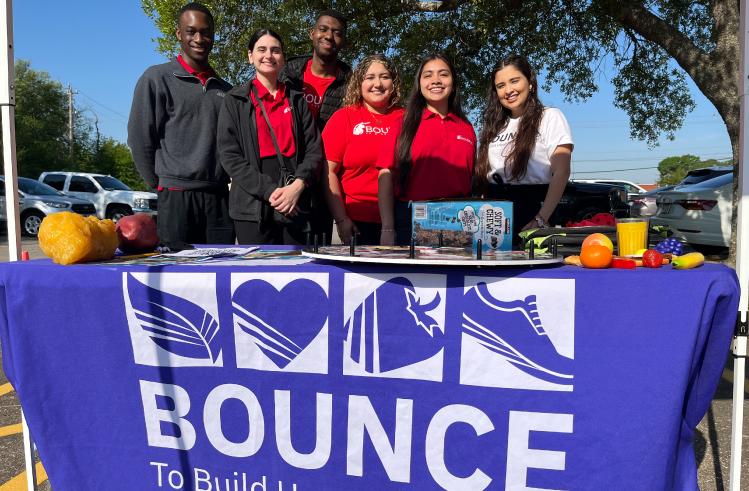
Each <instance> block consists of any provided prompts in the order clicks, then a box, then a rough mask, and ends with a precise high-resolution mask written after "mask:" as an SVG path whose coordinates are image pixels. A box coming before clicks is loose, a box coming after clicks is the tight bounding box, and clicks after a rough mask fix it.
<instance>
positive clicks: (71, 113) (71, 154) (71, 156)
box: [68, 84, 78, 170]
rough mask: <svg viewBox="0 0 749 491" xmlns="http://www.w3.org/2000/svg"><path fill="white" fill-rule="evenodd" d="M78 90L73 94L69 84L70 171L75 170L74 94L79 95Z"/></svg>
mask: <svg viewBox="0 0 749 491" xmlns="http://www.w3.org/2000/svg"><path fill="white" fill-rule="evenodd" d="M77 93H78V91H77V90H76V91H75V92H73V87H72V86H71V85H70V84H68V142H70V170H73V114H74V113H75V111H74V109H73V94H77Z"/></svg>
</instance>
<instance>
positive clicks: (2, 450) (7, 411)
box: [0, 231, 749, 491]
mask: <svg viewBox="0 0 749 491" xmlns="http://www.w3.org/2000/svg"><path fill="white" fill-rule="evenodd" d="M336 238H337V237H336ZM21 247H22V250H24V251H28V252H29V257H30V259H41V258H45V257H46V256H45V255H44V253H43V252H42V250H41V249H40V248H39V244H38V241H37V240H36V239H32V238H28V237H24V238H23V239H22V246H21ZM8 254H9V251H8V236H7V235H6V234H5V231H2V232H0V262H5V261H8V260H9V258H8ZM710 259H711V260H713V261H714V262H719V259H720V258H718V257H711V258H710ZM1 359H2V358H1V355H0V360H1ZM732 370H733V358H732V356H731V355H730V353H727V358H726V368H725V371H724V372H723V378H722V379H721V381H720V384H718V388H717V390H716V392H715V396H714V397H713V401H712V403H711V405H710V408H709V410H708V412H707V414H706V415H705V417H704V418H702V421H700V424H699V425H697V428H696V430H695V439H694V451H695V456H696V459H697V481H698V483H699V486H700V490H701V491H728V478H729V470H730V451H731V411H732V397H733V371H732ZM743 382H744V434H743V453H742V459H741V482H742V484H743V486H742V487H743V489H749V378H745V379H744V381H743ZM3 391H7V392H3ZM20 424H21V409H20V405H19V403H18V397H17V396H16V393H15V391H13V390H12V388H10V386H9V384H8V380H7V378H6V377H5V374H4V373H3V372H2V370H0V491H22V490H25V489H26V487H25V483H26V477H25V466H24V458H23V439H22V435H21V434H20ZM653 443H654V444H657V442H653ZM37 461H38V457H37ZM40 474H41V478H45V475H44V474H43V472H41V473H40V472H38V475H40ZM41 478H40V480H41V481H42V483H41V485H40V486H39V490H40V491H50V489H51V487H50V486H49V481H47V480H42V479H41Z"/></svg>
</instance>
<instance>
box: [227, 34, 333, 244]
mask: <svg viewBox="0 0 749 491" xmlns="http://www.w3.org/2000/svg"><path fill="white" fill-rule="evenodd" d="M248 56H249V59H250V63H252V64H253V65H254V66H255V78H254V79H252V80H250V81H248V82H247V83H246V84H244V85H243V86H241V87H235V88H234V89H232V90H230V91H229V92H228V93H227V94H226V96H225V98H224V104H223V106H222V107H221V113H220V114H219V119H218V131H217V143H218V151H219V155H220V157H221V165H222V166H223V168H224V169H225V170H226V172H227V173H228V174H229V176H231V178H232V184H231V192H230V195H229V215H230V216H231V218H232V219H233V220H234V226H235V228H236V232H237V239H238V242H239V243H240V244H256V245H271V244H275V245H280V244H287V245H288V244H304V243H305V242H306V237H305V233H306V232H307V231H308V229H309V226H308V225H306V226H305V223H306V222H304V220H303V218H302V219H301V223H297V224H296V225H282V224H279V223H278V220H276V219H274V216H273V215H274V213H273V212H274V211H276V212H278V213H280V214H281V215H284V216H287V217H304V216H305V214H304V211H305V209H304V208H306V209H307V211H308V209H309V208H308V207H307V206H306V205H307V204H306V203H305V202H304V201H305V199H307V196H306V195H308V194H309V192H308V191H307V192H305V191H306V190H307V188H308V187H309V186H313V185H315V184H316V183H317V180H318V167H319V166H320V164H321V162H322V157H323V155H322V139H321V138H320V133H319V131H318V129H317V127H316V126H315V123H314V119H313V117H312V113H311V112H310V110H309V107H308V106H307V103H306V102H305V100H304V97H303V95H302V93H301V92H297V91H295V90H291V89H290V88H289V87H287V86H286V85H284V84H283V83H281V82H279V81H278V71H279V70H280V69H281V67H282V66H283V64H284V55H283V41H282V40H281V37H280V36H279V35H278V34H277V33H275V32H273V31H271V30H270V29H260V30H258V31H256V32H255V33H254V34H253V35H252V37H251V38H250V42H249V51H248ZM260 102H262V105H263V106H264V108H265V112H266V115H267V118H268V120H269V121H270V125H271V127H272V132H271V131H270V129H269V127H268V124H267V123H266V115H264V114H263V112H262V110H261V107H260ZM273 136H275V140H276V142H274V140H273ZM276 144H277V146H278V148H276ZM279 152H280V154H281V159H282V160H283V161H279V157H278V153H279ZM289 168H291V169H293V178H294V179H293V182H289V184H287V185H286V186H283V187H279V186H278V182H279V177H280V174H281V172H282V171H281V169H289ZM300 198H301V200H302V201H301V202H300ZM299 204H302V208H301V209H300V206H299ZM296 221H297V222H299V221H300V220H296Z"/></svg>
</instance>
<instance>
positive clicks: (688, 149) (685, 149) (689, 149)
mask: <svg viewBox="0 0 749 491" xmlns="http://www.w3.org/2000/svg"><path fill="white" fill-rule="evenodd" d="M716 148H723V149H725V148H726V146H725V145H719V146H717V147H684V148H680V149H679V150H678V151H679V152H684V151H690V152H699V151H700V150H714V149H716ZM648 151H649V150H620V151H618V152H575V153H574V155H598V154H608V153H617V154H621V153H637V152H648ZM658 151H660V152H669V153H668V155H664V156H659V155H655V154H653V155H652V156H653V158H661V157H662V158H666V157H671V156H673V152H674V151H676V150H673V151H670V150H664V149H660V150H658Z"/></svg>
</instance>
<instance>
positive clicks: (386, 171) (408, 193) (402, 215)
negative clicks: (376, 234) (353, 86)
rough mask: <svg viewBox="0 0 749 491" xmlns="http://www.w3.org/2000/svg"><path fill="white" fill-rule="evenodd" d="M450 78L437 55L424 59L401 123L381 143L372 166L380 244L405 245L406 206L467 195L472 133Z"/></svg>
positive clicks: (407, 232) (445, 61)
mask: <svg viewBox="0 0 749 491" xmlns="http://www.w3.org/2000/svg"><path fill="white" fill-rule="evenodd" d="M454 74H455V68H454V67H453V64H452V63H451V62H450V61H449V60H448V59H447V58H445V57H444V56H443V55H440V54H432V55H429V56H427V57H425V58H424V59H423V60H422V62H421V65H419V69H418V70H417V71H416V77H415V80H414V86H413V89H412V90H411V95H410V96H409V98H408V105H407V109H406V112H405V114H404V116H403V119H401V120H400V121H398V122H396V123H395V124H393V126H392V128H391V130H390V133H389V134H388V136H387V138H385V141H384V142H383V144H382V147H381V149H380V156H379V158H378V159H377V165H376V167H377V168H378V169H379V184H378V203H379V208H380V217H381V218H382V234H381V238H380V243H381V244H382V245H393V244H396V243H397V244H398V245H407V244H409V243H410V241H411V234H412V227H411V222H412V220H411V209H410V208H409V202H411V201H421V200H428V199H438V198H458V197H462V196H470V195H471V178H472V176H473V165H474V162H475V159H476V133H475V132H474V131H473V126H471V123H469V122H468V119H467V118H466V116H465V114H463V109H462V107H461V97H460V84H459V81H458V78H457V77H455V76H454Z"/></svg>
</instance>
